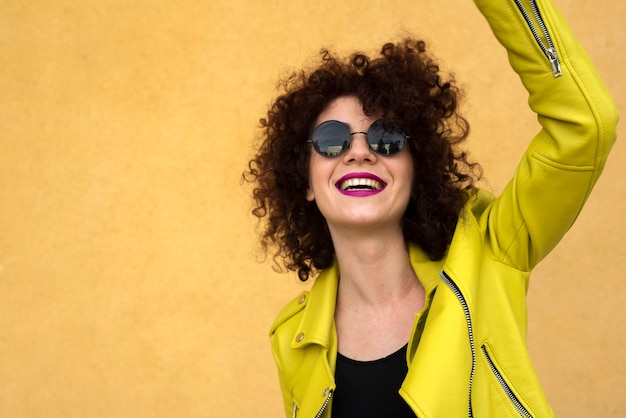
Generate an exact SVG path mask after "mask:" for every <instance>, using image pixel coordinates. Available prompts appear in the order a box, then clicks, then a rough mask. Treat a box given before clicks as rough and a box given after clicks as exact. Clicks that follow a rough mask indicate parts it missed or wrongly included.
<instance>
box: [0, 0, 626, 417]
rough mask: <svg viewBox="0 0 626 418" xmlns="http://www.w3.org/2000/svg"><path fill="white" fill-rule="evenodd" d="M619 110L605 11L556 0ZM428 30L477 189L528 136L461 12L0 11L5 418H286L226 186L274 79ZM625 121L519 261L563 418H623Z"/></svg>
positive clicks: (612, 16)
mask: <svg viewBox="0 0 626 418" xmlns="http://www.w3.org/2000/svg"><path fill="white" fill-rule="evenodd" d="M558 3H559V4H560V6H561V9H562V11H563V12H564V14H565V15H566V16H567V17H568V19H569V21H570V24H571V26H572V28H573V30H574V32H575V33H576V34H577V35H578V37H579V38H580V40H581V41H582V43H583V44H584V45H585V46H586V47H587V49H588V50H589V53H590V55H591V56H592V58H593V59H594V61H595V63H596V65H597V67H598V69H599V72H600V73H601V75H602V76H603V78H604V80H605V82H606V83H607V85H608V87H609V90H610V91H611V92H612V93H613V95H614V97H615V99H616V101H617V104H618V108H621V109H626V103H625V100H626V98H625V94H624V93H625V83H624V79H623V71H624V68H626V59H625V54H624V51H625V50H626V39H625V38H626V37H625V33H624V29H623V22H624V21H626V9H625V7H626V6H625V4H626V3H624V2H623V1H621V0H605V1H601V2H580V1H575V0H561V1H559V2H558ZM407 33H414V34H415V35H421V36H423V37H424V38H425V39H426V40H427V42H428V44H429V45H430V48H431V50H433V51H434V53H435V54H436V55H437V56H438V57H439V60H440V63H441V65H442V68H443V69H445V70H447V71H452V72H454V73H455V75H456V78H457V79H458V80H459V81H460V83H461V85H463V86H464V87H465V89H466V92H467V96H468V98H467V101H466V102H465V105H464V107H463V109H464V112H465V114H466V115H467V116H468V117H469V119H470V121H471V123H472V129H473V131H472V136H471V140H470V143H469V144H470V146H471V147H472V150H473V154H472V155H473V156H474V158H475V159H476V160H478V161H479V162H481V163H482V165H483V167H484V169H485V175H486V178H487V180H488V182H487V183H486V186H487V187H489V188H490V189H492V190H493V191H494V192H496V193H497V192H498V191H499V190H501V189H502V187H503V185H504V184H505V183H506V181H508V179H509V177H510V176H511V174H512V172H513V170H514V167H515V165H516V163H517V160H518V158H519V157H520V155H521V153H522V152H523V150H524V148H525V146H526V145H527V144H528V142H529V141H530V139H531V138H532V136H533V135H534V134H535V133H536V132H537V131H538V129H539V128H538V124H537V122H536V118H535V116H534V115H533V114H532V113H531V112H530V111H529V110H528V108H527V105H526V94H525V91H524V90H523V89H522V87H521V84H520V83H519V81H518V79H517V76H516V75H515V74H514V73H513V72H512V70H510V68H509V67H508V64H507V61H506V56H505V53H504V50H503V49H502V48H501V47H500V46H499V45H498V44H497V43H496V41H495V40H494V38H493V36H492V35H491V32H490V31H489V29H488V27H487V24H486V23H485V21H484V20H483V18H482V17H481V16H480V15H479V13H478V11H477V10H476V9H475V8H474V5H473V3H472V2H471V1H469V0H468V1H452V2H441V1H438V0H422V1H419V2H417V1H409V0H392V1H371V2H364V1H357V0H346V1H343V2H337V1H335V0H318V1H316V2H309V1H303V0H289V1H288V0H280V1H274V2H268V1H251V0H248V1H246V0H205V1H200V0H180V1H171V0H170V1H168V0H152V1H148V0H137V1H126V0H125V1H122V0H92V1H78V0H75V1H69V0H66V1H63V0H47V1H42V0H30V1H24V0H3V1H2V2H1V3H0V39H1V41H0V63H1V64H0V127H1V128H0V417H2V418H26V417H28V418H33V417H46V418H61V417H63V418H68V417H81V418H82V417H90V418H100V417H152V418H162V417H207V418H209V417H210V418H231V417H256V418H269V417H278V416H282V405H281V399H280V393H279V390H278V382H277V378H276V373H275V370H274V364H273V360H272V358H271V353H270V350H269V344H268V338H267V331H268V328H269V326H270V324H271V322H272V320H273V318H274V316H275V314H276V313H277V312H278V311H279V309H280V308H281V307H282V306H283V304H285V303H286V302H287V301H288V300H289V299H290V298H291V297H293V296H295V295H296V294H297V293H298V292H299V291H300V290H301V289H302V288H303V287H306V286H303V285H301V284H299V283H298V282H297V279H296V278H295V275H293V274H283V275H280V274H277V273H275V272H274V271H273V270H272V268H271V265H270V264H269V263H259V262H258V261H257V259H258V258H259V252H258V245H257V235H256V232H255V225H256V223H255V219H254V218H253V217H252V216H251V215H250V213H249V212H250V208H251V202H250V199H249V197H248V188H247V187H245V186H243V185H242V184H241V183H240V176H241V173H242V171H243V170H244V169H245V167H246V162H247V159H248V158H249V157H250V155H251V152H252V148H251V147H252V140H253V138H254V136H255V135H256V134H257V133H258V130H257V128H258V119H259V118H260V117H262V116H263V114H264V112H265V111H266V109H267V106H268V104H269V103H270V101H271V99H272V97H273V96H274V95H275V94H276V90H275V83H276V81H277V80H278V78H279V76H281V75H284V74H287V73H288V72H289V71H291V70H293V69H297V68H299V67H300V66H301V65H302V64H303V63H305V62H307V60H309V59H310V58H312V57H313V58H316V56H317V54H318V51H319V50H320V48H321V47H322V46H327V47H331V48H334V49H337V50H339V51H347V50H353V49H360V50H365V51H372V50H378V49H379V47H380V46H381V45H382V44H383V43H384V42H385V41H387V40H397V39H399V38H400V37H402V36H404V35H405V34H407ZM625 133H626V132H625V130H624V124H622V125H621V126H620V128H619V136H620V137H621V138H619V141H618V144H617V145H616V147H615V149H614V151H613V154H612V156H611V158H610V159H609V162H608V164H607V167H606V170H605V173H604V175H603V177H602V178H601V179H600V181H599V183H598V185H597V188H596V190H595V191H594V193H593V194H592V196H591V198H590V199H589V202H588V204H587V206H586V207H585V209H584V211H583V212H582V214H581V215H580V217H579V219H578V221H577V223H576V225H575V226H574V227H573V229H572V230H571V232H570V233H569V235H567V237H566V238H565V239H564V240H563V242H562V243H561V245H560V246H559V247H558V248H557V249H556V250H555V251H554V253H553V254H551V255H550V256H549V257H548V258H547V259H546V260H545V261H544V262H543V264H541V265H540V267H539V268H538V269H537V270H536V273H535V274H534V276H533V280H532V283H531V287H530V293H529V304H530V318H529V322H530V325H529V329H530V331H529V345H530V350H531V354H532V357H533V358H534V361H535V364H536V366H537V370H538V373H539V375H540V378H541V380H542V382H543V384H544V386H545V390H546V392H547V394H548V397H549V399H550V400H551V402H552V404H553V407H554V410H555V412H556V413H557V415H558V416H562V417H569V418H572V417H588V416H593V417H623V416H626V397H624V387H626V361H624V360H625V359H624V354H623V353H624V350H623V349H624V346H625V344H626V330H625V319H626V311H625V310H624V299H625V297H624V294H625V293H626V286H625V284H624V283H625V281H624V279H623V276H624V271H626V250H625V247H624V238H625V235H626V226H625V225H624V213H626V197H625V192H626V186H625V183H624V175H623V173H624V171H623V170H624V163H623V161H624V160H625V159H626V145H625V143H624V141H623V140H624V137H625V136H626V135H624V134H625Z"/></svg>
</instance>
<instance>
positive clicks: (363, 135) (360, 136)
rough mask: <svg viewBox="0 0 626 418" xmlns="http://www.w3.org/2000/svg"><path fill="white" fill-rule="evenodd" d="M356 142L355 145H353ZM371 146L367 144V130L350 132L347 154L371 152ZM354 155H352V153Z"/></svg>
mask: <svg viewBox="0 0 626 418" xmlns="http://www.w3.org/2000/svg"><path fill="white" fill-rule="evenodd" d="M355 142H356V146H355ZM372 151H373V150H372V147H371V146H370V144H369V141H368V136H367V132H363V131H357V132H350V145H349V149H348V150H347V154H354V153H359V154H361V153H362V154H373V152H372ZM353 156H354V155H353Z"/></svg>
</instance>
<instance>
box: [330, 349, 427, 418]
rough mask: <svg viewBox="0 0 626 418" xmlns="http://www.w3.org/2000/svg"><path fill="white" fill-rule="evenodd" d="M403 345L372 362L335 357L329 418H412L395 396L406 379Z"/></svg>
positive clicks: (403, 403)
mask: <svg viewBox="0 0 626 418" xmlns="http://www.w3.org/2000/svg"><path fill="white" fill-rule="evenodd" d="M406 350H407V346H406V345H405V346H404V347H402V348H401V349H400V350H398V351H396V352H395V353H393V354H391V355H389V356H387V357H385V358H382V359H379V360H372V361H357V360H352V359H349V358H347V357H345V356H343V355H341V353H337V368H336V371H335V383H336V385H337V388H336V389H335V393H334V394H333V404H332V418H351V417H358V418H364V417H366V418H409V417H410V418H415V414H414V413H413V411H412V410H411V408H409V406H408V405H407V404H406V403H405V402H404V400H403V399H402V397H401V396H400V395H399V394H398V390H399V389H400V386H402V382H403V381H404V378H405V376H406V373H407V371H408V367H407V364H406Z"/></svg>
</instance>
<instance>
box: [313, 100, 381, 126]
mask: <svg viewBox="0 0 626 418" xmlns="http://www.w3.org/2000/svg"><path fill="white" fill-rule="evenodd" d="M376 119H377V118H376V117H374V116H368V115H366V114H365V112H364V111H363V104H362V103H361V101H360V100H359V99H358V98H356V97H354V96H342V97H338V98H336V99H334V100H332V101H330V102H329V103H328V105H327V106H326V107H325V108H324V110H322V112H321V113H320V114H319V115H318V116H317V119H316V120H315V126H318V125H319V124H320V123H323V122H326V121H328V120H338V121H340V122H344V123H346V124H347V125H348V126H350V128H353V129H357V128H358V129H361V128H363V127H368V126H369V125H371V124H372V122H373V121H375V120H376Z"/></svg>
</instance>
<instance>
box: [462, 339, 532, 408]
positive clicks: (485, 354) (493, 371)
mask: <svg viewBox="0 0 626 418" xmlns="http://www.w3.org/2000/svg"><path fill="white" fill-rule="evenodd" d="M480 352H481V354H482V356H481V357H482V360H484V362H482V361H481V363H483V364H484V366H485V367H480V366H479V367H478V369H481V368H482V369H483V370H481V371H480V372H479V370H477V375H478V374H480V375H483V377H484V378H485V379H486V380H488V381H489V382H488V383H487V382H483V383H485V385H486V386H488V387H489V388H490V389H489V390H488V392H489V393H483V394H482V395H481V396H478V397H477V398H478V399H476V398H474V401H478V403H481V404H482V405H481V407H479V408H477V409H483V408H485V409H486V410H489V414H490V415H487V416H495V415H491V414H493V413H494V412H495V411H498V415H497V416H503V415H502V414H503V413H504V411H507V412H508V415H507V416H511V417H522V418H533V415H532V414H531V413H530V411H529V409H528V408H527V407H526V406H525V405H524V404H523V402H522V401H521V400H520V397H519V396H518V395H517V394H516V393H515V391H514V390H513V388H512V386H511V385H510V384H509V383H508V382H507V380H506V378H505V373H503V371H502V370H500V368H499V367H498V364H497V361H496V357H495V354H494V353H493V352H492V351H491V347H489V346H488V345H487V344H483V345H482V346H481V347H480ZM477 380H478V379H477ZM477 385H478V386H480V384H479V383H478V382H477ZM476 389H477V390H478V388H476ZM479 399H480V400H479ZM476 406H478V405H476ZM476 416H477V417H480V416H482V415H480V414H476Z"/></svg>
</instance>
